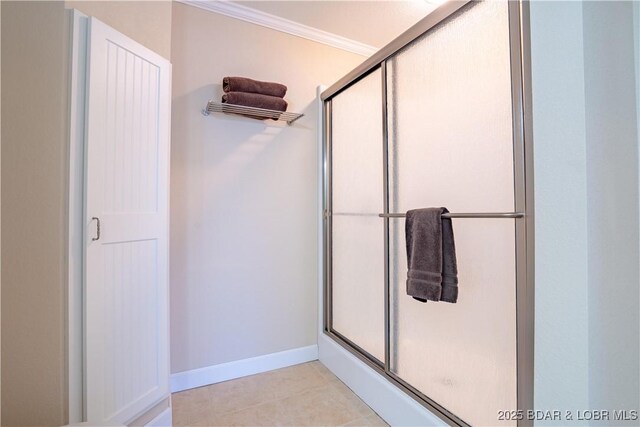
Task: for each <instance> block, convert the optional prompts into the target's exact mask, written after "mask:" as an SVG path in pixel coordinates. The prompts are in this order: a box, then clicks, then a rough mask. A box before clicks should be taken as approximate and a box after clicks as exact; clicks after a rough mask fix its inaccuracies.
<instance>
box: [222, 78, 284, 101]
mask: <svg viewBox="0 0 640 427" xmlns="http://www.w3.org/2000/svg"><path fill="white" fill-rule="evenodd" d="M222 90H224V91H225V92H249V93H260V94H262V95H270V96H277V97H278V98H284V95H285V94H286V93H287V87H286V86H285V85H283V84H280V83H273V82H261V81H258V80H253V79H249V78H247V77H225V78H223V79H222Z"/></svg>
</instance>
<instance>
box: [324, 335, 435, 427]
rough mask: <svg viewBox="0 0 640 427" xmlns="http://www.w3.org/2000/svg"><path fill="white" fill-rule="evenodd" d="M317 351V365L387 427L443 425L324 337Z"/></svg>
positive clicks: (397, 389)
mask: <svg viewBox="0 0 640 427" xmlns="http://www.w3.org/2000/svg"><path fill="white" fill-rule="evenodd" d="M318 348H319V356H320V361H321V362H322V363H323V364H324V365H325V366H326V367H327V368H329V370H330V371H331V372H333V373H334V374H335V375H336V376H337V377H338V378H340V380H341V381H342V382H344V383H345V384H346V385H347V386H348V387H349V388H350V389H351V390H353V391H354V392H355V393H356V394H357V395H358V396H359V397H360V399H362V400H363V401H364V402H365V403H366V404H367V405H369V406H370V407H371V409H373V410H374V411H376V413H377V414H378V415H380V416H381V417H382V418H383V419H384V420H385V421H386V422H387V423H388V424H389V425H392V426H446V425H447V424H446V423H445V422H444V421H442V420H441V419H440V418H438V417H437V416H436V415H435V414H433V413H431V412H430V411H429V410H427V409H426V408H425V407H424V406H422V405H420V404H419V403H418V402H416V401H415V400H413V399H412V398H411V397H409V395H407V394H406V393H404V392H403V391H402V390H400V389H399V388H398V387H396V386H395V385H393V384H392V383H390V382H389V381H388V380H387V379H385V378H384V377H383V376H382V375H380V374H378V373H377V372H376V371H374V370H373V369H372V368H370V367H369V366H367V365H366V364H365V363H363V362H362V361H361V360H359V359H358V358H357V357H355V356H354V355H352V354H351V353H349V352H348V351H347V350H345V349H344V348H342V347H341V346H340V345H339V344H338V343H336V342H335V341H333V340H332V339H331V338H329V337H328V336H327V335H325V334H324V333H320V334H319V335H318Z"/></svg>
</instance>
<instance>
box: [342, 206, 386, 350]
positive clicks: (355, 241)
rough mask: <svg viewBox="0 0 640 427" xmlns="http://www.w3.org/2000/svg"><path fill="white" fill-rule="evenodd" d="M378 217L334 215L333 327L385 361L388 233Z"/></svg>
mask: <svg viewBox="0 0 640 427" xmlns="http://www.w3.org/2000/svg"><path fill="white" fill-rule="evenodd" d="M383 231H384V230H383V223H382V220H381V219H380V218H377V217H373V216H372V217H354V216H334V217H333V242H332V243H333V266H332V267H333V288H332V289H333V328H334V329H335V330H336V331H337V332H339V333H340V334H342V335H344V336H345V337H346V338H348V339H349V340H351V341H352V342H354V343H355V344H357V345H358V346H359V347H361V348H363V349H364V350H365V351H367V352H368V353H369V354H371V355H372V356H374V357H375V358H377V359H378V360H380V361H384V234H383Z"/></svg>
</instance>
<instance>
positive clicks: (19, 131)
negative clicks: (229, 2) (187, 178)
mask: <svg viewBox="0 0 640 427" xmlns="http://www.w3.org/2000/svg"><path fill="white" fill-rule="evenodd" d="M72 7H75V8H78V9H80V10H81V11H83V12H84V13H86V14H89V15H92V16H96V17H97V18H99V19H100V20H102V21H104V22H106V23H107V24H109V25H111V26H113V27H115V28H116V29H118V30H120V31H121V32H123V33H125V34H126V35H128V36H129V37H131V38H133V39H135V40H137V41H139V42H141V43H142V44H145V45H147V46H149V47H150V48H151V49H154V50H156V51H157V52H158V53H160V54H162V55H163V56H165V57H167V58H168V57H169V56H170V49H171V42H170V40H171V4H170V2H67V3H66V4H65V3H64V2H62V1H60V2H31V1H20V2H7V1H2V25H1V28H2V37H1V38H2V64H3V67H2V76H1V79H2V81H4V83H5V86H4V89H5V90H4V91H2V106H1V109H2V111H3V112H4V113H5V117H4V118H5V121H4V124H5V126H3V127H2V132H1V138H2V141H3V143H2V154H1V159H2V165H1V172H2V177H1V183H2V188H1V194H2V203H1V206H2V208H1V209H2V211H1V215H0V216H1V220H2V236H1V237H2V240H1V245H2V248H3V252H2V263H1V272H2V277H1V279H2V298H1V302H2V308H1V314H2V322H1V323H2V361H1V363H2V370H1V373H2V391H3V393H2V397H1V400H2V405H1V406H2V425H61V424H65V423H66V422H67V419H68V414H67V412H68V410H67V407H68V403H67V387H68V385H67V382H68V380H67V378H68V377H67V366H66V364H67V355H68V352H67V341H66V331H67V324H66V316H67V307H66V303H67V283H66V278H67V271H66V255H65V254H66V250H67V248H66V245H67V231H66V230H67V225H66V215H67V203H68V199H67V192H68V191H67V172H68V130H67V126H68V114H67V111H68V78H69V74H68V72H69V66H68V65H69V64H68V62H69V52H68V45H69V31H68V30H69V21H68V13H66V12H65V8H72Z"/></svg>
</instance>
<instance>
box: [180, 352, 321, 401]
mask: <svg viewBox="0 0 640 427" xmlns="http://www.w3.org/2000/svg"><path fill="white" fill-rule="evenodd" d="M317 359H318V346H317V345H310V346H308V347H300V348H294V349H292V350H286V351H281V352H278V353H271V354H265V355H263V356H257V357H252V358H250V359H243V360H236V361H234V362H228V363H222V364H220V365H214V366H207V367H205V368H200V369H193V370H191V371H184V372H178V373H177V374H173V375H171V392H172V393H175V392H177V391H182V390H188V389H191V388H196V387H202V386H205V385H210V384H215V383H219V382H222V381H228V380H232V379H235V378H241V377H246V376H247V375H254V374H259V373H261V372H267V371H272V370H274V369H280V368H286V367H287V366H292V365H298V364H300V363H305V362H311V361H313V360H317Z"/></svg>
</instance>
